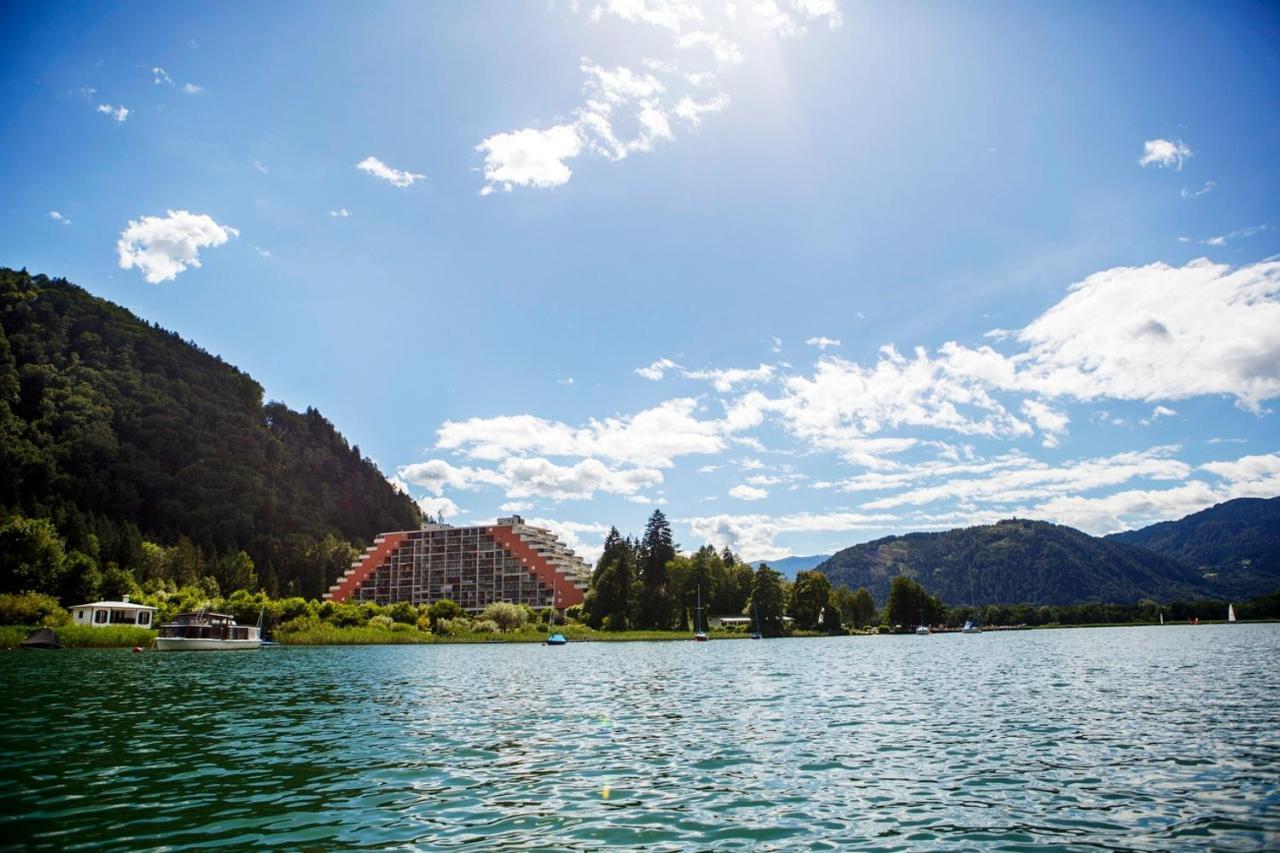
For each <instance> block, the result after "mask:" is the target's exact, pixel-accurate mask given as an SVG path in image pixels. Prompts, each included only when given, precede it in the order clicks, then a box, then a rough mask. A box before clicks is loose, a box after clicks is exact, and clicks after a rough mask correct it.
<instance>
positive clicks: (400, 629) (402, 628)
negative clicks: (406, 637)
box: [391, 622, 417, 634]
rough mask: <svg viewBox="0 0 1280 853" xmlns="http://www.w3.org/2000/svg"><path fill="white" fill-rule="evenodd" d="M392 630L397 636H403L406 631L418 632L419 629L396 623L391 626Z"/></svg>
mask: <svg viewBox="0 0 1280 853" xmlns="http://www.w3.org/2000/svg"><path fill="white" fill-rule="evenodd" d="M391 630H392V631H394V632H395V633H397V634H402V633H404V632H405V631H416V630H417V629H416V628H415V627H414V626H412V625H406V624H405V623H403V622H395V623H393V624H392V625H391Z"/></svg>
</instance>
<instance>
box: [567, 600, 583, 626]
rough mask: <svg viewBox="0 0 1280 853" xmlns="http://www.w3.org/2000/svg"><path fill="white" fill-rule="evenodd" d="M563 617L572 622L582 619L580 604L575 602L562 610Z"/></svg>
mask: <svg viewBox="0 0 1280 853" xmlns="http://www.w3.org/2000/svg"><path fill="white" fill-rule="evenodd" d="M564 615H565V618H566V619H570V620H572V621H574V622H581V621H582V605H581V604H575V605H573V606H572V607H570V608H569V609H567V610H566V611H565V612H564Z"/></svg>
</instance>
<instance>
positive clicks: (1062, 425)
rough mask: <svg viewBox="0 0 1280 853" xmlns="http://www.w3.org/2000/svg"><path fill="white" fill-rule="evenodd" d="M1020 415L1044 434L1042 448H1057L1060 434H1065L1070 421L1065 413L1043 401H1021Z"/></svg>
mask: <svg viewBox="0 0 1280 853" xmlns="http://www.w3.org/2000/svg"><path fill="white" fill-rule="evenodd" d="M1022 413H1023V414H1024V415H1026V416H1027V418H1028V419H1029V420H1030V421H1031V422H1032V423H1033V424H1035V425H1036V429H1038V430H1040V432H1042V433H1044V441H1043V443H1044V446H1045V447H1057V446H1058V443H1059V441H1060V439H1059V436H1060V435H1061V433H1063V432H1066V429H1067V424H1069V423H1070V422H1071V419H1070V418H1068V417H1067V414H1066V412H1060V411H1058V410H1057V409H1054V408H1052V407H1051V406H1049V404H1047V403H1045V402H1044V401H1043V400H1023V401H1022Z"/></svg>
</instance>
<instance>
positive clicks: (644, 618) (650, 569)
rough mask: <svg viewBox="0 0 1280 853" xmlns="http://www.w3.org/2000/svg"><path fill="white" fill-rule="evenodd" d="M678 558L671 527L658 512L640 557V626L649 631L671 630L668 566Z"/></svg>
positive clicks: (647, 529)
mask: <svg viewBox="0 0 1280 853" xmlns="http://www.w3.org/2000/svg"><path fill="white" fill-rule="evenodd" d="M675 556H676V548H675V543H674V541H673V539H672V536H671V524H670V523H669V522H668V521H667V517H666V516H665V515H663V513H662V510H660V509H655V510H654V511H653V514H652V515H650V516H649V521H648V522H647V523H646V524H645V527H644V537H643V538H642V539H641V540H640V548H639V553H638V555H637V557H638V559H637V574H638V575H639V583H640V589H639V596H638V602H639V614H638V615H639V624H640V625H642V626H644V627H646V628H669V627H670V626H671V622H672V619H671V615H672V614H671V595H670V590H668V588H667V563H669V562H671V560H673V559H674V558H675Z"/></svg>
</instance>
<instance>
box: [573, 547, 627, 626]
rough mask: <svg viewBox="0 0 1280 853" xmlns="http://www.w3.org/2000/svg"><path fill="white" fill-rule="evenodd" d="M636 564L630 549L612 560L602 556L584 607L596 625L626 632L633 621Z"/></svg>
mask: <svg viewBox="0 0 1280 853" xmlns="http://www.w3.org/2000/svg"><path fill="white" fill-rule="evenodd" d="M634 574H635V567H634V562H633V558H632V555H631V549H630V548H622V549H619V550H618V551H617V555H616V556H615V557H613V558H612V559H611V560H608V561H605V560H604V558H603V557H601V561H600V564H599V565H598V566H597V567H596V572H595V575H594V577H593V582H592V585H591V589H590V590H589V591H588V592H587V596H586V600H585V601H584V602H583V609H584V610H586V611H587V614H588V616H587V624H588V625H590V626H591V627H593V628H601V627H603V628H607V629H609V630H611V631H625V630H626V629H627V626H628V625H629V624H630V616H631V609H632V607H631V604H632V601H631V599H632V594H633V581H634Z"/></svg>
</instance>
